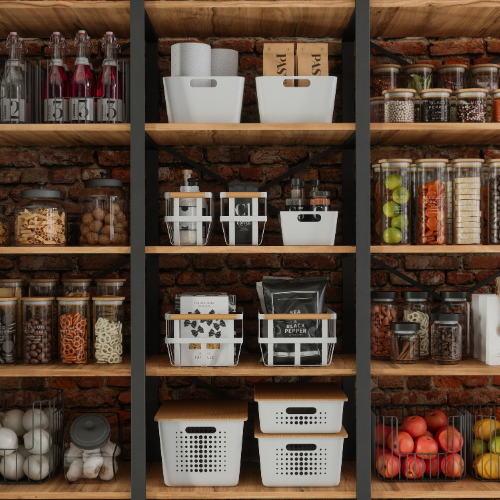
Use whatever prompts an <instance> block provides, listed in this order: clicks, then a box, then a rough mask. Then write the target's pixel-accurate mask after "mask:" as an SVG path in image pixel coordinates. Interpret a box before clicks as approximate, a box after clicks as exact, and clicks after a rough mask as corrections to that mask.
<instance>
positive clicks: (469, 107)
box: [457, 89, 487, 123]
mask: <svg viewBox="0 0 500 500" xmlns="http://www.w3.org/2000/svg"><path fill="white" fill-rule="evenodd" d="M486 96H487V92H486V90H483V89H463V90H459V91H457V122H458V123H486V106H487V99H486Z"/></svg>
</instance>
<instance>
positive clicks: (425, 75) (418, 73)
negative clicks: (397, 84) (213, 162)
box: [403, 63, 434, 93]
mask: <svg viewBox="0 0 500 500" xmlns="http://www.w3.org/2000/svg"><path fill="white" fill-rule="evenodd" d="M433 70H434V66H433V65H432V64H425V63H415V64H409V65H407V66H405V67H404V68H403V72H404V73H403V79H404V81H405V83H406V85H405V86H406V87H408V88H409V89H414V90H416V91H417V93H420V91H421V90H424V89H430V88H432V72H433Z"/></svg>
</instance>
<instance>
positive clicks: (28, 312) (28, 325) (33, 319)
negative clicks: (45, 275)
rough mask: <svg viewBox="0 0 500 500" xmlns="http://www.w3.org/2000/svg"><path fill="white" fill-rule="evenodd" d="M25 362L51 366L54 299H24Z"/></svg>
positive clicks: (22, 301)
mask: <svg viewBox="0 0 500 500" xmlns="http://www.w3.org/2000/svg"><path fill="white" fill-rule="evenodd" d="M21 304H22V328H23V340H22V345H23V362H24V364H27V365H37V364H50V363H52V361H53V355H52V346H53V344H54V343H56V341H55V335H54V333H55V332H54V329H53V327H54V324H53V321H52V314H53V305H54V298H53V297H23V298H21Z"/></svg>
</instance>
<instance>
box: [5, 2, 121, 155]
mask: <svg viewBox="0 0 500 500" xmlns="http://www.w3.org/2000/svg"><path fill="white" fill-rule="evenodd" d="M16 3H17V2H14V4H16ZM29 3H39V2H29ZM42 3H43V2H42ZM49 3H52V2H49ZM55 3H65V2H55ZM69 3H74V4H75V5H79V4H80V3H92V4H94V5H100V4H103V3H108V4H110V3H114V2H69ZM0 19H1V9H0ZM0 26H1V21H0ZM12 26H13V25H12ZM19 31H20V32H21V30H19ZM49 34H50V33H49ZM47 36H48V35H47ZM129 144H130V124H129V123H82V124H77V123H65V124H53V125H51V124H48V123H40V124H2V125H0V146H128V145H129Z"/></svg>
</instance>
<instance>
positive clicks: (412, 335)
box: [391, 322, 420, 364]
mask: <svg viewBox="0 0 500 500" xmlns="http://www.w3.org/2000/svg"><path fill="white" fill-rule="evenodd" d="M391 330H392V331H393V335H392V337H391V360H392V362H393V363H398V364H411V363H416V362H417V361H418V359H419V357H420V336H419V334H418V331H419V330H420V324H419V323H411V322H392V323H391Z"/></svg>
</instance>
